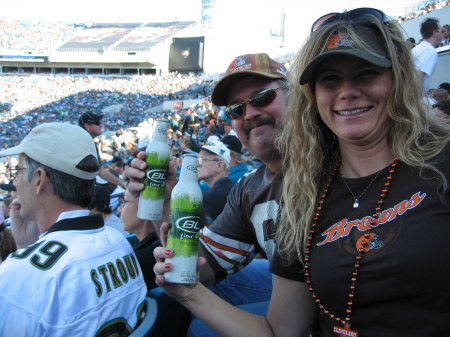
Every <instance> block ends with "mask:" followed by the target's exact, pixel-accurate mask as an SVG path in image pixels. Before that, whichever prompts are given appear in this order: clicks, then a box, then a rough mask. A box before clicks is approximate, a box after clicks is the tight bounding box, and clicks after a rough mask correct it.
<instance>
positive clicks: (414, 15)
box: [398, 0, 449, 23]
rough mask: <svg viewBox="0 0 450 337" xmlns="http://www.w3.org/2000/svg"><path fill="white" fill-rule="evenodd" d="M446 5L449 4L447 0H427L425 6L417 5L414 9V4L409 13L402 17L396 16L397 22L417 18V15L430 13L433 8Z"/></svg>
mask: <svg viewBox="0 0 450 337" xmlns="http://www.w3.org/2000/svg"><path fill="white" fill-rule="evenodd" d="M448 5H449V1H448V0H441V1H433V2H431V1H428V4H427V5H426V6H425V7H422V8H419V7H417V8H416V9H414V6H418V5H414V6H413V11H412V12H411V13H409V14H408V15H406V16H405V17H402V16H399V17H398V22H399V23H401V22H405V21H408V20H412V19H414V18H417V17H418V16H421V15H424V14H427V13H430V12H432V11H434V10H438V9H441V8H442V7H445V6H448Z"/></svg>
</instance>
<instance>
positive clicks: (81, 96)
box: [0, 74, 212, 149]
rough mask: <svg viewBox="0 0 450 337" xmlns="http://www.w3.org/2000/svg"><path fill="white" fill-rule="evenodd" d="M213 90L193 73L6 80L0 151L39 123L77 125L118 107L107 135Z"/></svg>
mask: <svg viewBox="0 0 450 337" xmlns="http://www.w3.org/2000/svg"><path fill="white" fill-rule="evenodd" d="M211 88H212V83H209V82H204V81H203V80H202V78H201V77H199V76H195V75H193V74H190V75H181V74H170V75H167V76H165V77H153V76H139V77H138V76H136V77H129V78H99V77H93V76H89V77H72V76H41V75H32V76H1V77H0V149H3V148H8V147H11V146H13V145H16V144H18V143H19V142H20V141H21V140H22V139H23V137H24V136H25V135H27V134H28V133H29V132H30V130H31V129H32V128H33V127H34V126H36V125H38V124H41V123H46V122H52V121H63V122H70V123H73V124H76V121H77V119H78V117H79V116H80V115H81V113H83V112H85V111H92V112H95V113H102V111H103V109H105V108H108V107H111V106H118V108H117V109H116V111H112V112H110V113H109V114H108V118H105V122H106V123H105V125H104V130H109V131H116V130H118V129H120V128H125V129H126V128H128V127H131V126H137V124H138V123H140V122H142V121H143V120H144V119H145V118H146V117H149V116H151V115H152V113H150V112H149V109H151V108H152V107H155V106H157V105H160V104H162V103H163V101H167V100H178V99H182V98H188V97H189V98H199V97H207V96H209V95H210V93H211V90H212V89H211Z"/></svg>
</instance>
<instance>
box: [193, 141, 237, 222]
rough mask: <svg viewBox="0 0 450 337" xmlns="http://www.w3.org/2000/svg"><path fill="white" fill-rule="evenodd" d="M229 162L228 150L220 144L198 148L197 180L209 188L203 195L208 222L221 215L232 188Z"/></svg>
mask: <svg viewBox="0 0 450 337" xmlns="http://www.w3.org/2000/svg"><path fill="white" fill-rule="evenodd" d="M230 160H231V155H230V150H229V149H228V148H227V147H226V146H225V144H223V143H222V142H215V143H213V142H212V143H208V144H206V145H204V146H202V147H201V148H200V153H199V154H198V179H199V180H203V181H204V182H206V184H208V186H209V190H208V191H207V192H205V193H203V208H204V209H205V212H206V216H207V218H208V220H209V221H210V222H212V221H214V220H215V219H216V218H217V216H218V215H219V214H220V213H222V211H223V208H224V207H225V204H226V203H227V197H228V194H230V191H231V189H232V188H233V186H234V184H233V182H232V181H231V179H230V178H228V173H229V172H230Z"/></svg>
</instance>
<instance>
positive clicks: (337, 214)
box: [154, 8, 450, 337]
mask: <svg viewBox="0 0 450 337" xmlns="http://www.w3.org/2000/svg"><path fill="white" fill-rule="evenodd" d="M291 72H292V73H291V84H292V88H291V90H290V92H289V96H288V108H287V111H286V115H285V117H286V118H285V121H284V122H285V128H284V129H283V132H282V135H281V136H280V138H279V140H278V145H279V148H280V150H281V152H282V155H283V158H284V167H283V169H284V183H283V186H284V187H283V209H282V211H281V215H280V216H281V218H280V221H279V225H278V228H277V234H276V242H277V253H276V254H275V257H274V259H273V260H272V261H271V272H272V273H273V274H275V277H274V287H273V293H272V298H271V302H270V306H269V310H268V312H267V316H266V317H261V316H255V315H250V314H247V313H243V312H241V311H239V310H237V309H236V308H232V307H230V306H227V305H226V304H225V303H223V302H222V301H221V300H220V299H218V298H217V297H215V296H214V295H213V294H211V293H210V292H208V291H207V290H206V288H205V287H203V286H202V285H201V284H194V285H189V286H183V285H178V284H173V283H166V282H164V278H163V275H162V274H163V273H164V271H165V268H164V263H163V262H162V261H159V263H157V265H156V266H155V269H154V270H155V273H156V274H157V276H156V280H157V283H158V284H159V285H160V286H161V287H163V288H164V289H165V291H166V292H168V293H169V294H170V295H171V296H174V297H175V298H177V299H178V300H179V301H180V302H181V303H182V304H183V305H185V306H186V307H187V308H188V309H189V310H191V311H192V312H193V313H194V314H195V315H196V316H197V317H199V318H200V319H201V320H203V321H204V322H205V323H206V324H207V325H209V326H210V327H212V328H213V329H215V331H217V333H218V334H219V335H221V336H283V337H286V336H310V334H312V335H314V336H327V337H332V336H356V337H357V336H358V335H359V336H361V337H380V336H383V337H390V336H392V337H394V336H395V337H399V336H400V337H411V336H427V337H430V336H444V335H446V334H448V332H447V330H448V328H447V325H448V323H447V322H448V319H449V318H450V308H449V306H448V302H449V300H450V290H448V284H449V283H450V268H448V260H449V259H450V245H449V244H448V242H447V241H448V237H449V235H450V227H449V226H448V224H449V221H450V200H449V199H450V190H449V188H448V181H449V179H450V156H449V155H450V149H449V146H448V141H449V139H450V132H449V129H448V128H447V127H445V126H444V125H442V124H438V123H436V122H434V121H433V120H432V119H431V118H430V116H429V114H428V112H427V110H426V109H425V107H424V106H423V105H422V99H421V94H420V93H421V87H420V85H421V84H420V79H419V78H418V77H417V75H416V71H415V67H414V62H413V59H412V56H411V53H410V51H409V49H408V47H407V45H406V43H405V41H404V38H403V35H402V33H401V31H400V29H399V27H398V25H397V23H396V22H393V21H389V20H388V18H387V17H386V15H385V14H384V13H383V12H381V11H379V10H377V9H373V8H358V9H354V10H352V11H348V12H344V13H330V14H327V15H324V16H322V17H321V18H319V19H318V20H317V21H316V22H315V23H314V24H313V27H312V29H311V35H310V38H309V39H307V41H306V42H305V44H304V45H303V47H302V49H301V50H300V51H299V53H298V55H297V57H296V60H295V62H294V64H293V65H292V68H291ZM203 263H204V261H203V260H201V259H200V260H199V266H201V265H202V264H203Z"/></svg>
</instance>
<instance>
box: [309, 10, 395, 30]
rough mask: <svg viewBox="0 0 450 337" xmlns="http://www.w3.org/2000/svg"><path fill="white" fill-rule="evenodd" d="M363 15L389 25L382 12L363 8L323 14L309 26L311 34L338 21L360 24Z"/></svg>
mask: <svg viewBox="0 0 450 337" xmlns="http://www.w3.org/2000/svg"><path fill="white" fill-rule="evenodd" d="M364 15H371V16H372V17H374V18H375V19H376V20H377V21H378V22H379V23H384V24H386V25H389V24H388V17H387V16H386V14H384V13H383V12H382V11H380V10H378V9H375V8H366V7H363V8H356V9H352V10H351V11H348V12H344V13H329V14H325V15H324V16H321V17H320V18H318V19H317V20H316V21H315V22H314V23H313V25H312V26H311V33H313V32H315V31H316V30H317V29H319V28H320V27H322V26H324V25H327V24H329V23H332V22H335V21H339V20H346V21H350V22H353V23H357V24H361V18H362V17H363V16H364Z"/></svg>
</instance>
